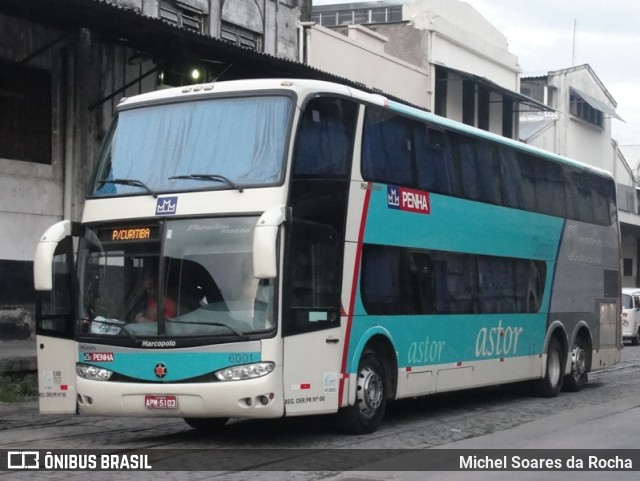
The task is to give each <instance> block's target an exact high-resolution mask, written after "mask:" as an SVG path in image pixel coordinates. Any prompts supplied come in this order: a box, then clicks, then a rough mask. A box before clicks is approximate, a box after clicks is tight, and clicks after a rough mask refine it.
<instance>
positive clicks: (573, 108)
mask: <svg viewBox="0 0 640 481" xmlns="http://www.w3.org/2000/svg"><path fill="white" fill-rule="evenodd" d="M569 111H570V113H571V115H573V116H575V117H578V118H579V119H581V120H584V121H585V122H588V123H590V124H593V125H595V126H597V127H599V128H601V129H602V128H604V114H603V113H602V111H600V110H598V109H595V108H594V107H592V106H591V105H589V103H588V102H587V101H586V100H585V99H583V98H582V97H581V96H580V95H579V94H578V93H577V92H575V91H574V90H571V91H570V92H569Z"/></svg>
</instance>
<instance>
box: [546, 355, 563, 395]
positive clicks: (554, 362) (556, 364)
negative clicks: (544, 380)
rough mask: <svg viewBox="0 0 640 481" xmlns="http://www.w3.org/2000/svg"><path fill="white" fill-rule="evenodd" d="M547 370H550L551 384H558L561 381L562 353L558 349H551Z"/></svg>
mask: <svg viewBox="0 0 640 481" xmlns="http://www.w3.org/2000/svg"><path fill="white" fill-rule="evenodd" d="M547 370H548V371H549V381H550V382H551V385H552V386H555V385H557V384H558V383H559V382H560V354H559V353H558V351H557V350H556V349H552V350H550V351H549V362H548V363H547Z"/></svg>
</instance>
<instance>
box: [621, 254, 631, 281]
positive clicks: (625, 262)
mask: <svg viewBox="0 0 640 481" xmlns="http://www.w3.org/2000/svg"><path fill="white" fill-rule="evenodd" d="M622 275H623V276H625V277H631V276H632V275H633V259H627V258H625V259H622Z"/></svg>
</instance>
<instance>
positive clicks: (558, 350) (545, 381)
mask: <svg viewBox="0 0 640 481" xmlns="http://www.w3.org/2000/svg"><path fill="white" fill-rule="evenodd" d="M563 351H564V350H563V349H562V345H561V344H560V341H558V339H556V338H555V337H552V338H551V339H550V340H549V349H548V350H547V369H546V373H545V375H544V378H542V379H540V380H539V381H538V382H537V385H536V392H537V394H538V395H539V396H542V397H555V396H557V395H558V394H559V393H560V389H562V378H563V377H564V362H563V360H564V352H563Z"/></svg>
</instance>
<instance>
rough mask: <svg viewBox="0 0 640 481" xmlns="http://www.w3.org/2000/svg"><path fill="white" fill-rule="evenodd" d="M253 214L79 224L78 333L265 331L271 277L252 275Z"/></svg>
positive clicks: (241, 334) (238, 335) (269, 321)
mask: <svg viewBox="0 0 640 481" xmlns="http://www.w3.org/2000/svg"><path fill="white" fill-rule="evenodd" d="M256 221H257V218H255V217H234V218H219V219H180V220H171V221H161V222H158V221H154V222H147V223H141V224H136V225H127V226H122V225H118V226H112V225H109V226H99V227H91V228H87V229H86V230H85V234H84V236H83V238H82V240H81V243H80V255H79V280H80V297H79V300H80V306H79V313H80V319H81V321H80V323H79V324H78V329H79V332H78V335H79V336H80V337H83V336H100V337H107V338H111V339H113V338H115V337H119V338H122V337H128V338H131V339H133V340H137V339H138V338H140V337H158V336H160V337H162V336H168V337H172V338H175V337H202V336H206V337H212V336H213V337H216V336H221V337H224V338H228V337H231V338H233V340H238V339H244V338H247V336H260V335H267V333H269V331H270V330H271V329H272V327H273V326H274V322H273V319H274V318H273V312H274V309H275V307H274V288H273V286H274V282H275V280H258V279H256V278H254V276H253V260H252V241H253V230H254V227H255V224H256Z"/></svg>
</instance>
